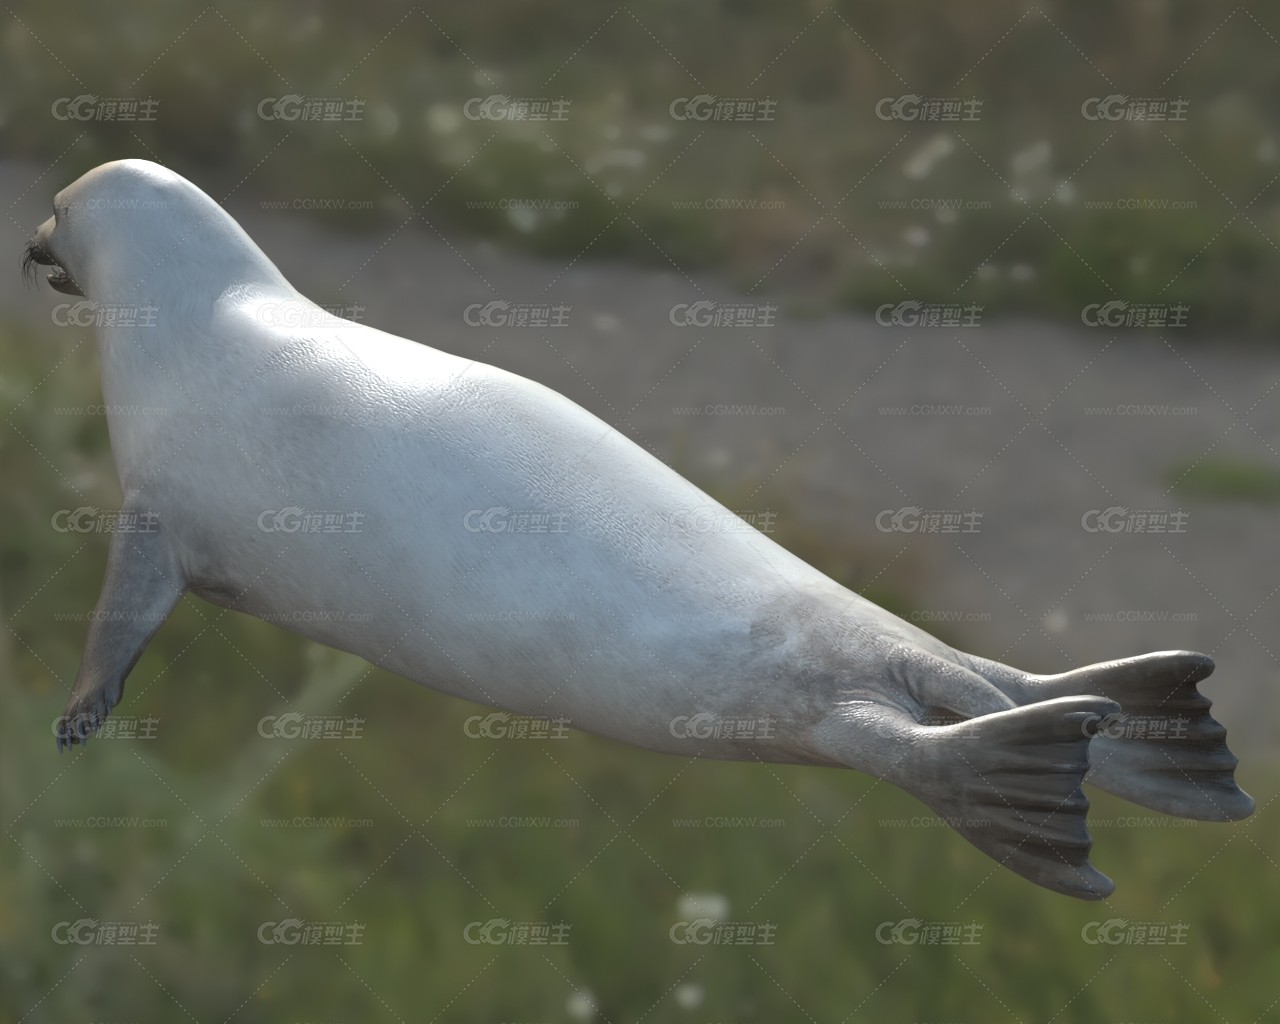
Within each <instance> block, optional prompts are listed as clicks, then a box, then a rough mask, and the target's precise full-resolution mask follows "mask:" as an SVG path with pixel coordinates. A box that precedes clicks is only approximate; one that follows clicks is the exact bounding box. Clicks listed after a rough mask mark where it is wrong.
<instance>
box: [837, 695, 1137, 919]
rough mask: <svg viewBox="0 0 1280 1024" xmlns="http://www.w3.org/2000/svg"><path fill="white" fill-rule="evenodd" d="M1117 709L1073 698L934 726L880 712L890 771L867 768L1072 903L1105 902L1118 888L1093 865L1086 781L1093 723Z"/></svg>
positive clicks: (877, 715) (896, 713) (1107, 702)
mask: <svg viewBox="0 0 1280 1024" xmlns="http://www.w3.org/2000/svg"><path fill="white" fill-rule="evenodd" d="M1118 710H1119V708H1118V706H1117V705H1116V704H1115V703H1113V702H1112V701H1110V700H1107V699H1106V698H1105V697H1097V696H1088V697H1064V698H1061V699H1058V700H1050V701H1044V702H1042V703H1039V704H1032V705H1029V706H1027V707H1021V708H1014V709H1012V710H1009V711H998V712H996V713H994V714H989V715H983V716H982V717H980V718H972V719H969V720H968V721H964V722H959V723H956V724H954V725H940V726H926V725H920V724H918V723H917V722H915V721H914V720H913V719H912V718H911V717H910V716H909V715H907V714H906V713H905V712H901V711H898V710H896V709H893V708H888V707H884V706H877V707H876V710H875V711H874V712H864V715H870V716H871V717H873V718H874V719H875V720H876V723H875V726H874V728H875V730H876V732H877V733H878V734H879V735H880V736H881V737H883V738H884V740H883V741H882V746H881V748H880V751H879V753H880V756H882V757H884V758H886V759H887V760H888V763H887V764H886V765H883V766H881V768H880V770H876V768H874V767H864V766H862V765H859V767H864V770H867V771H871V772H872V774H876V775H879V776H880V777H882V778H884V779H886V780H887V781H889V782H893V783H895V784H896V785H898V786H901V787H902V788H903V789H905V790H906V791H907V792H909V793H911V794H912V795H913V796H915V797H917V798H919V799H920V800H923V801H924V802H925V803H926V804H928V805H929V806H930V807H931V808H932V809H933V810H934V811H936V812H937V813H938V814H939V815H940V816H941V817H942V818H943V820H944V821H946V823H947V824H948V825H950V826H951V827H952V828H954V829H955V830H956V831H957V832H959V833H960V834H961V835H962V836H964V837H965V838H966V839H967V840H969V842H971V843H973V845H974V846H976V847H977V848H978V849H980V850H981V851H982V852H983V853H985V854H987V855H988V856H990V857H993V858H994V859H995V860H997V861H999V862H1000V864H1002V865H1003V866H1005V867H1007V868H1009V869H1010V870H1011V871H1016V872H1017V873H1018V874H1020V875H1022V876H1023V877H1024V878H1027V879H1029V880H1031V881H1032V882H1035V883H1036V884H1037V885H1042V886H1044V887H1045V888H1046V889H1052V890H1054V891H1055V892H1060V893H1065V894H1066V895H1068V896H1075V897H1077V898H1079V899H1103V898H1104V897H1106V896H1108V895H1110V893H1111V891H1112V889H1113V888H1114V886H1113V884H1112V882H1111V879H1109V878H1107V876H1106V875H1104V874H1102V872H1100V871H1098V870H1097V868H1095V867H1094V866H1093V865H1092V864H1091V863H1089V851H1090V849H1091V847H1092V845H1093V844H1092V840H1091V839H1090V838H1089V831H1088V829H1087V828H1086V826H1085V815H1086V814H1087V812H1088V810H1089V801H1088V800H1087V799H1086V798H1085V795H1084V793H1083V792H1081V790H1080V783H1081V781H1082V780H1083V778H1084V775H1085V772H1086V771H1088V768H1089V743H1090V734H1091V732H1092V729H1091V728H1089V724H1090V723H1096V722H1097V721H1099V720H1101V719H1103V718H1104V717H1105V716H1107V715H1109V714H1113V713H1115V712H1116V711H1118ZM860 717H861V716H860Z"/></svg>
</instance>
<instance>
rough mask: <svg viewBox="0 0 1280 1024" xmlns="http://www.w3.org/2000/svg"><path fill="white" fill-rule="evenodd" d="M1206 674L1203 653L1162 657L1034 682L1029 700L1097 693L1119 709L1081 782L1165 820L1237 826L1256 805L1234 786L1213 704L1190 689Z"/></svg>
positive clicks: (1208, 663) (1208, 667)
mask: <svg viewBox="0 0 1280 1024" xmlns="http://www.w3.org/2000/svg"><path fill="white" fill-rule="evenodd" d="M1212 672H1213V659H1212V658H1210V657H1209V656H1208V655H1207V654H1196V653H1195V652H1193V651H1162V652H1158V653H1155V654H1143V655H1140V656H1139V657H1136V658H1123V659H1121V660H1119V661H1107V662H1102V663H1100V664H1097V665H1088V666H1086V667H1084V668H1079V669H1076V670H1075V671H1073V672H1064V673H1062V674H1061V675H1055V676H1033V677H1031V680H1032V681H1031V683H1030V689H1031V691H1032V694H1033V699H1043V698H1044V697H1058V696H1065V695H1067V694H1078V693H1101V694H1105V695H1106V696H1108V697H1110V698H1111V699H1112V700H1114V701H1116V703H1118V704H1119V705H1120V711H1121V713H1120V714H1119V715H1116V716H1112V717H1110V718H1108V719H1106V720H1105V721H1103V722H1101V723H1099V726H1098V733H1097V735H1096V736H1095V737H1094V740H1093V743H1092V744H1091V746H1090V750H1089V756H1090V759H1091V761H1092V765H1093V766H1092V768H1091V769H1090V771H1089V774H1088V775H1087V776H1086V777H1085V781H1086V782H1091V783H1093V784H1094V785H1095V786H1097V787H1098V788H1099V789H1104V790H1106V791H1107V792H1108V793H1114V794H1115V795H1116V796H1119V797H1123V798H1124V799H1126V800H1131V801H1132V802H1133V803H1136V804H1140V805H1141V806H1143V807H1150V808H1151V809H1152V810H1155V811H1163V812H1164V813H1166V814H1176V815H1178V816H1179V817H1183V818H1195V819H1198V820H1201V821H1237V820H1239V819H1241V818H1247V817H1248V816H1249V815H1250V814H1252V813H1253V810H1254V806H1255V805H1254V801H1253V797H1251V796H1249V794H1248V793H1246V792H1245V791H1244V790H1242V789H1241V788H1240V787H1239V786H1238V785H1237V784H1236V779H1235V769H1236V764H1237V763H1238V762H1237V759H1236V756H1235V755H1234V754H1232V753H1231V751H1230V750H1229V749H1228V748H1227V730H1226V729H1225V728H1224V727H1223V726H1222V725H1221V724H1220V723H1219V722H1218V721H1216V720H1215V719H1214V718H1213V716H1212V715H1210V714H1209V708H1210V707H1212V705H1213V702H1212V701H1210V700H1209V698H1208V697H1206V696H1204V694H1202V693H1201V692H1200V691H1199V690H1198V689H1197V688H1196V684H1197V683H1199V682H1200V681H1201V680H1203V679H1206V678H1208V676H1209V675H1210V673H1212ZM1011 696H1012V695H1011ZM1015 699H1016V698H1015Z"/></svg>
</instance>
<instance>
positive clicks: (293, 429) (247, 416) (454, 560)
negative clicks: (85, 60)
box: [24, 160, 1254, 899]
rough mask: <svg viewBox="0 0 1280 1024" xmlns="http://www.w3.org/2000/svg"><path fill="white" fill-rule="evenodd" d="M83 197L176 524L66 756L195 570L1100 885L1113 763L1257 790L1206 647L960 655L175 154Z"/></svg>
mask: <svg viewBox="0 0 1280 1024" xmlns="http://www.w3.org/2000/svg"><path fill="white" fill-rule="evenodd" d="M53 210H54V213H53V216H52V217H51V218H50V219H49V220H47V221H46V222H45V223H44V224H42V225H41V226H40V227H39V229H38V230H37V231H36V233H35V235H34V237H33V239H32V240H31V242H30V243H29V244H28V246H27V249H26V251H25V256H24V268H25V269H26V270H27V271H32V270H34V268H35V267H36V266H37V265H45V266H49V267H51V268H52V272H51V274H50V276H49V281H50V284H52V285H53V287H55V288H56V289H58V290H59V291H62V292H66V293H69V294H73V295H83V296H86V297H88V299H89V300H92V301H94V302H97V303H100V304H102V306H103V307H104V308H109V309H114V310H116V311H117V315H113V316H107V317H99V318H96V319H98V320H99V321H101V325H100V326H99V327H98V328H97V340H98V345H99V349H100V355H101V364H102V389H103V397H104V400H105V403H106V406H107V410H108V413H107V417H108V427H109V430H110V436H111V448H112V453H113V455H114V458H115V462H116V468H117V471H118V474H119V478H120V484H121V489H122V493H123V495H124V512H125V513H126V514H136V515H137V516H139V517H141V518H140V521H145V522H147V523H148V524H150V528H148V529H138V530H134V531H132V532H125V531H119V532H116V533H114V534H113V536H112V538H111V544H110V552H109V559H108V565H107V571H106V579H105V581H104V583H103V588H102V594H101V597H100V599H99V601H98V604H97V609H96V613H95V614H94V615H93V617H92V621H91V624H90V626H89V630H88V636H87V639H86V642H85V649H84V657H83V660H82V663H81V666H80V669H79V672H78V674H77V676H76V679H75V682H74V685H73V687H72V689H71V695H70V698H69V701H68V704H67V707H66V710H65V713H64V715H63V716H62V717H61V719H60V720H59V725H58V746H59V749H63V748H66V747H69V746H72V745H74V744H77V743H83V742H84V741H85V740H86V739H87V738H88V737H89V736H90V735H92V734H93V733H94V732H95V731H96V730H97V729H99V728H100V726H101V725H102V722H103V721H104V720H105V719H106V717H107V715H108V713H109V712H110V711H111V709H112V708H113V707H114V706H115V705H116V703H117V702H118V701H119V700H120V698H121V695H122V693H123V688H124V681H125V678H126V677H127V676H128V674H129V671H130V669H131V668H132V667H133V665H134V664H135V663H136V661H137V659H138V657H139V655H140V654H141V652H142V650H143V648H144V647H145V646H146V644H147V643H148V641H149V640H150V639H151V637H152V636H153V635H154V634H155V632H156V631H157V629H158V628H159V627H160V624H161V623H162V622H163V621H164V619H165V617H166V616H167V615H168V614H169V612H170V611H171V610H172V609H173V608H174V606H175V605H176V604H177V602H178V601H179V600H180V599H181V598H182V597H183V595H184V594H187V593H190V594H194V595H196V596H198V597H201V598H203V599H205V600H207V601H211V602H213V603H214V604H216V605H219V606H221V607H224V608H231V609H235V610H237V611H242V612H247V613H249V614H251V615H256V616H259V617H261V618H264V619H266V620H268V621H271V622H275V623H279V624H281V625H283V626H284V627H285V628H288V629H290V630H292V631H293V632H296V633H299V634H301V635H303V636H306V637H309V638H311V639H313V640H317V641H320V642H322V643H325V644H329V645H331V646H333V647H337V648H340V649H342V650H344V651H350V652H353V653H355V654H358V655H360V656H362V657H364V658H366V659H368V660H369V661H370V662H372V663H374V664H375V665H378V666H381V667H384V668H387V669H390V670H391V671H393V672H396V673H399V674H400V675H402V676H405V677H407V678H408V679H410V680H413V681H415V682H418V683H421V684H423V685H425V686H428V687H433V688H435V689H438V690H442V691H444V692H446V693H450V694H455V695H457V696H461V697H465V698H468V699H470V700H473V701H478V702H482V703H484V704H488V705H492V706H495V707H498V708H502V709H505V710H508V711H513V712H518V713H521V714H526V715H534V716H544V717H548V718H562V719H565V720H567V721H568V722H570V723H571V724H572V725H573V726H574V727H577V728H582V729H585V730H589V731H591V732H594V733H598V734H600V735H603V736H608V737H612V738H613V739H616V740H621V741H624V742H627V743H632V744H636V745H638V746H641V747H646V748H649V749H651V750H658V751H665V752H669V753H674V754H683V755H686V756H701V757H712V758H724V759H744V760H747V759H750V760H760V761H775V762H783V763H795V764H811V765H828V766H839V767H846V768H853V769H857V770H859V771H862V772H866V773H868V774H870V775H873V776H875V777H877V778H879V779H883V780H885V781H888V782H890V783H893V784H895V785H897V786H899V787H901V788H902V789H904V790H906V791H907V792H909V793H911V794H913V795H915V796H916V797H918V798H919V799H920V800H922V801H924V802H925V803H926V804H928V805H929V806H930V807H931V808H933V809H934V810H936V811H937V812H938V813H939V814H941V815H942V816H943V817H944V818H945V819H946V821H947V822H948V823H949V824H952V825H953V826H954V827H955V828H956V829H957V831H959V832H960V833H961V834H962V835H963V836H964V837H965V838H966V839H968V840H969V841H970V842H972V843H973V844H974V845H975V846H977V847H978V848H979V849H981V850H983V851H984V852H985V853H987V854H989V855H990V856H992V857H994V858H995V859H996V860H997V861H999V862H1000V863H1001V864H1003V865H1004V866H1005V867H1007V868H1009V869H1011V870H1013V871H1015V872H1017V873H1019V874H1021V875H1023V876H1025V877H1026V878H1028V879H1030V880H1031V881H1033V882H1036V883H1038V884H1039V885H1042V886H1045V887H1047V888H1050V889H1053V890H1056V891H1058V892H1062V893H1067V894H1069V895H1072V896H1077V897H1081V898H1086V899H1097V898H1101V897H1104V896H1106V895H1107V894H1109V893H1110V892H1111V891H1112V888H1113V887H1112V883H1111V881H1110V880H1109V879H1108V878H1107V877H1106V876H1105V875H1103V874H1102V873H1101V872H1099V871H1098V870H1097V869H1096V868H1095V867H1094V866H1093V865H1092V864H1091V863H1090V861H1089V851H1090V847H1091V843H1090V838H1089V833H1088V830H1087V827H1086V812H1087V810H1088V802H1087V800H1086V798H1085V796H1084V794H1083V792H1082V790H1081V784H1082V782H1084V781H1085V780H1086V778H1087V779H1088V781H1090V782H1091V783H1092V784H1094V785H1096V786H1098V787H1100V788H1102V789H1104V790H1108V791H1110V792H1112V793H1115V794H1118V795H1119V796H1122V797H1125V798H1126V799H1129V800H1131V801H1134V802H1136V803H1138V804H1141V805H1143V806H1145V807H1149V808H1153V809H1155V810H1159V811H1164V812H1167V813H1170V814H1176V815H1182V816H1185V817H1191V818H1197V819H1204V820H1218V821H1226V820H1235V819H1238V818H1242V817H1245V816H1246V815H1248V814H1249V813H1251V812H1252V810H1253V807H1254V804H1253V800H1252V799H1251V798H1250V797H1249V796H1248V795H1247V794H1245V793H1244V792H1243V791H1242V790H1241V789H1240V788H1239V787H1238V786H1237V785H1236V782H1235V775H1234V770H1235V767H1236V763H1237V762H1236V758H1235V757H1234V756H1233V755H1232V754H1231V753H1230V751H1229V750H1228V748H1227V745H1226V742H1225V730H1224V729H1223V728H1222V726H1221V725H1219V724H1218V722H1216V721H1215V720H1214V719H1213V718H1212V717H1210V715H1209V706H1210V702H1209V701H1208V699H1206V698H1205V697H1204V696H1202V695H1201V694H1200V692H1199V690H1198V689H1197V684H1198V683H1199V682H1200V681H1201V680H1203V679H1204V678H1205V677H1206V676H1208V675H1209V673H1210V672H1211V671H1212V670H1213V662H1212V661H1211V660H1210V659H1209V658H1208V657H1207V656H1205V655H1202V654H1196V653H1193V652H1187V651H1172V652H1162V653H1156V654H1147V655H1143V656H1140V657H1135V658H1128V659H1124V660H1120V661H1112V662H1107V663H1104V664H1098V665H1091V666H1088V667H1085V668H1080V669H1077V670H1075V671H1071V672H1067V673H1064V674H1061V675H1051V676H1041V675H1034V674H1031V673H1027V672H1023V671H1020V670H1018V669H1015V668H1012V667H1010V666H1007V665H1003V664H1000V663H998V662H995V661H990V660H987V659H984V658H981V657H977V656H974V655H970V654H966V653H964V652H962V651H958V650H954V649H953V648H951V647H949V646H948V645H946V644H944V643H942V642H941V641H940V640H938V639H936V638H935V637H933V636H931V635H929V634H928V633H925V632H924V631H922V630H920V629H918V628H916V627H915V626H913V625H911V624H910V623H907V622H905V621H903V620H902V619H899V618H897V617H896V616H894V615H892V614H890V613H889V612H887V611H885V610H884V609H882V608H879V607H877V606H876V605H874V604H872V603H870V602H869V601H867V600H865V599H863V598H862V597H860V596H859V595H858V594H856V593H853V592H851V591H849V590H847V589H845V588H844V587H841V586H840V585H838V584H837V583H835V582H834V581H833V580H831V579H829V578H828V577H826V576H824V575H823V574H822V573H820V572H819V571H818V570H816V569H814V568H812V567H811V566H809V565H807V564H806V563H805V562H803V561H801V560H800V559H799V558H797V557H795V556H794V555H792V554H791V553H790V552H788V551H786V550H785V549H784V548H782V547H780V546H779V545H778V544H775V543H774V542H773V541H772V540H771V539H769V537H767V536H766V535H765V534H763V533H761V532H759V531H757V530H754V529H751V528H749V527H747V526H746V525H745V524H744V523H743V522H742V520H740V519H739V518H737V517H735V516H734V515H733V514H732V513H730V512H729V511H728V510H727V509H725V508H724V507H723V506H721V505H719V504H718V503H717V502H715V501H714V500H713V499H711V498H710V497H708V496H707V495H706V494H705V493H703V492H702V491H701V490H699V489H698V488H697V487H696V486H694V485H693V484H691V483H690V482H688V481H687V480H685V479H684V478H683V477H681V476H680V475H679V474H678V473H676V472H675V471H674V470H672V469H670V468H669V467H668V466H666V465H665V464H663V463H662V462H661V461H660V460H659V459H657V458H655V457H654V456H652V455H651V454H649V453H648V452H647V451H645V450H644V449H643V448H641V447H640V446H639V445H637V444H635V443H634V442H632V441H631V440H629V439H628V438H626V437H624V436H623V435H622V434H620V433H619V432H618V431H617V430H616V429H614V428H613V427H612V426H610V425H609V424H608V423H605V422H603V421H602V420H600V419H597V418H596V417H595V416H594V415H592V414H591V413H589V412H587V411H586V410H584V409H582V408H581V407H579V406H578V405H576V404H574V403H573V402H571V401H570V400H569V399H567V398H565V397H563V396H562V395H559V394H557V393H556V392H554V391H551V390H549V389H548V388H546V387H543V386H542V385H540V384H536V383H534V382H532V381H529V380H526V379H524V378H521V377H518V376H515V375H513V374H511V373H507V372H505V371H503V370H501V369H498V368H496V367H493V366H488V365H485V364H483V363H479V362H476V361H474V360H469V359H462V358H459V357H456V356H453V355H450V354H448V353H446V352H442V351H438V350H436V349H432V348H429V347H427V346H426V345H423V344H419V343H417V342H414V341H409V340H406V339H403V338H398V337H394V336H392V335H389V334H386V333H384V332H382V331H379V330H376V329H374V328H373V327H370V326H367V325H363V324H359V323H353V322H350V321H346V320H342V319H339V318H336V317H333V316H331V315H329V314H327V313H326V312H325V311H324V310H322V309H321V308H320V307H318V306H316V305H315V304H313V303H312V302H310V301H309V300H308V299H306V298H305V297H304V296H302V295H301V294H300V293H298V292H297V291H296V290H295V289H294V288H293V287H292V286H291V285H290V284H289V282H288V281H287V280H286V279H285V278H284V276H283V275H282V274H281V273H280V271H279V270H277V269H276V267H275V265H274V264H273V263H272V262H271V261H270V260H269V259H268V258H267V257H266V256H265V255H264V254H263V253H262V252H261V251H260V250H259V249H258V247H257V246H256V245H255V244H254V243H253V241H252V240H251V239H250V238H249V236H248V235H247V234H246V233H245V232H244V231H243V230H242V229H241V227H240V226H239V225H238V224H237V223H236V222H235V220H233V219H232V218H231V216H230V215H228V214H227V213H226V212H225V211H224V210H223V209H222V208H221V207H220V206H219V205H218V204H217V203H216V202H214V201H213V200H212V199H211V198H210V197H209V196H207V195H205V193H203V192H202V191H200V189H198V188H197V187H196V186H195V185H193V184H191V183H190V182H188V181H187V180H186V179H184V178H182V177H181V176H179V175H177V174H175V173H173V172H172V171H169V170H167V169H165V168H163V167H160V166H158V165H156V164H154V163H150V162H147V161H141V160H121V161H116V162H112V163H108V164H104V165H102V166H100V167H97V168H95V169H94V170H92V171H90V172H89V173H87V174H85V175H84V176H83V177H81V178H80V179H79V180H77V181H76V182H75V183H73V184H72V185H70V186H68V187H67V188H65V189H63V190H62V191H61V192H59V193H58V194H57V196H56V197H55V198H54V203H53ZM132 308H143V309H145V310H147V311H148V313H147V315H146V317H145V318H143V317H133V318H130V317H129V316H127V315H121V313H120V311H126V312H127V311H128V310H129V309H132ZM139 408H142V409H146V410H147V412H146V414H145V415H138V414H136V413H135V414H132V415H131V414H129V412H128V410H132V409H139ZM1157 720H1158V721H1161V722H1165V723H1175V726H1176V727H1174V728H1168V727H1167V728H1164V729H1155V728H1146V727H1143V725H1144V723H1150V722H1152V721H1157Z"/></svg>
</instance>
